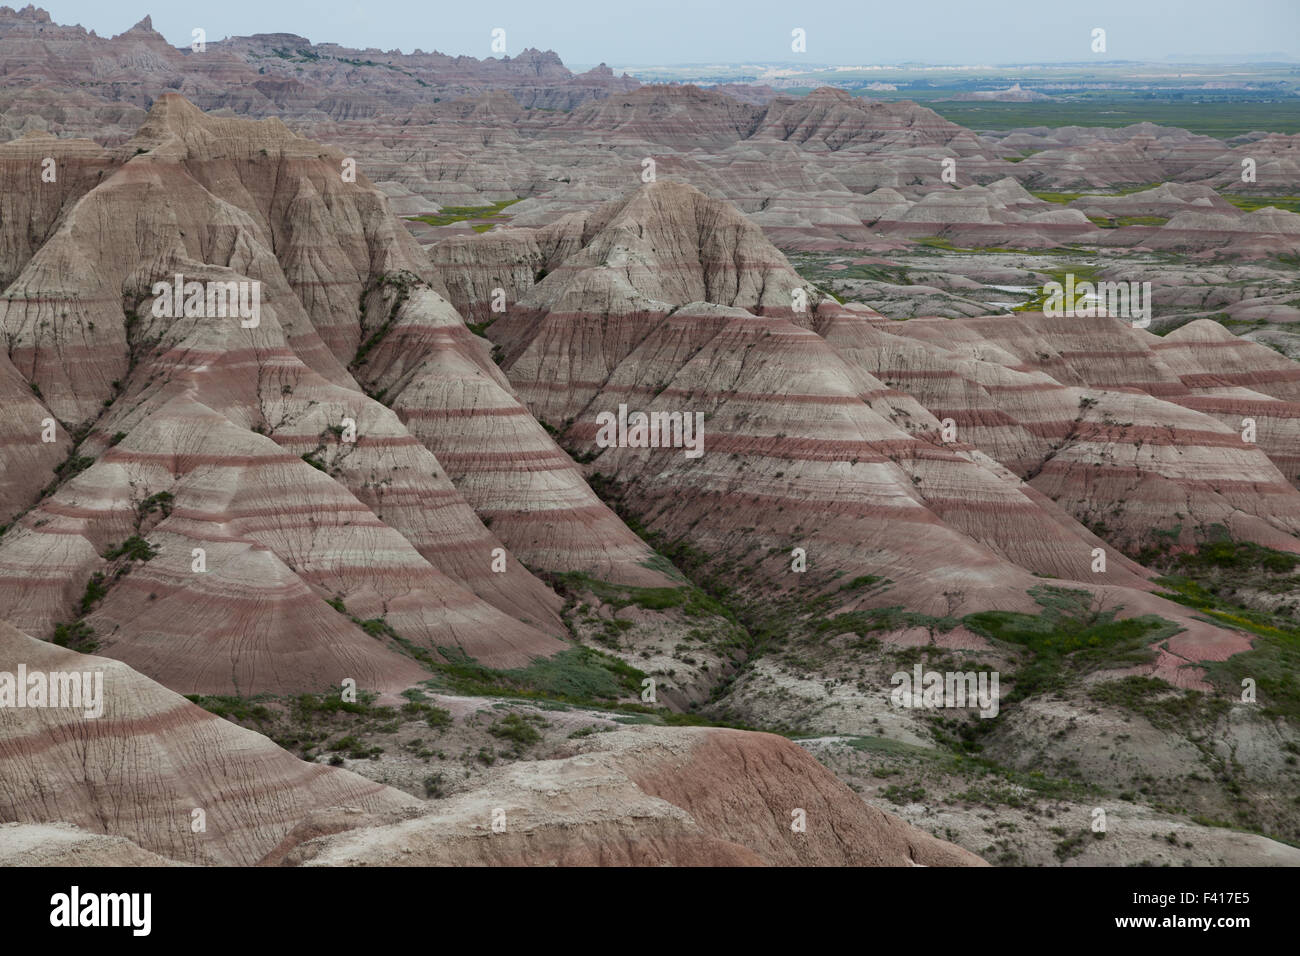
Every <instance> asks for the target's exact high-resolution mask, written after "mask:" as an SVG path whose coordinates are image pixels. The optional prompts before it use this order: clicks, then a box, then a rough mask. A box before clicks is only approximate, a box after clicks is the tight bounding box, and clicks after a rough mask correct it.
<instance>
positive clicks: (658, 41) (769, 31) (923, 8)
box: [9, 0, 1300, 66]
mask: <svg viewBox="0 0 1300 956" xmlns="http://www.w3.org/2000/svg"><path fill="white" fill-rule="evenodd" d="M9 2H11V3H12V2H13V0H9ZM14 5H15V6H17V5H18V4H16V3H15V4H14ZM38 5H40V6H44V7H45V8H46V9H48V10H49V11H50V15H51V16H52V17H53V18H54V20H55V21H56V22H59V23H80V24H81V25H82V26H84V27H86V28H87V29H93V30H95V31H96V32H97V33H99V34H100V35H101V36H111V35H112V34H115V33H121V32H122V31H123V30H126V29H128V28H130V27H131V26H132V25H133V24H134V23H136V22H137V21H138V20H139V19H140V18H142V17H143V16H144V15H145V14H152V16H153V24H154V28H155V29H157V30H158V31H159V32H161V33H162V34H163V35H164V36H166V37H167V39H168V40H170V41H171V42H173V43H175V44H176V45H178V46H180V45H182V44H184V45H188V44H189V42H190V31H191V30H192V29H193V28H194V27H203V28H204V29H205V30H206V31H207V35H208V38H209V39H210V40H216V39H220V38H222V37H223V36H228V35H245V34H250V33H297V34H300V35H302V36H305V37H307V38H308V39H310V40H312V41H313V42H317V43H320V42H330V41H332V42H336V43H341V44H343V45H345V46H353V47H371V46H373V47H378V48H380V49H383V50H391V49H395V48H396V49H400V50H402V51H404V52H408V53H409V52H410V51H411V50H413V49H415V48H416V47H419V48H421V49H423V50H426V51H428V50H438V51H441V52H443V53H453V54H459V53H464V54H469V55H471V56H477V57H484V56H491V55H492V51H491V47H490V44H491V31H492V29H493V28H495V27H501V28H503V29H505V30H506V42H507V48H506V52H507V53H509V54H511V55H513V54H515V53H517V52H519V51H520V50H522V49H524V48H525V47H529V46H535V47H538V48H539V49H543V50H545V49H552V50H555V51H556V52H557V53H558V54H559V55H560V57H561V58H562V59H563V60H564V61H565V62H566V63H573V64H593V63H597V62H600V61H602V60H603V61H606V62H608V63H610V64H611V65H613V66H618V65H638V66H648V65H657V64H664V65H668V64H678V63H745V62H772V61H787V60H802V61H806V62H808V63H810V64H813V63H817V64H845V65H848V64H865V63H898V62H901V61H909V60H911V61H924V62H929V63H954V64H958V63H1024V62H1052V61H1061V60H1087V59H1090V58H1093V57H1094V56H1098V55H1097V54H1094V53H1093V52H1092V50H1091V42H1092V38H1091V33H1092V30H1093V28H1094V27H1102V28H1104V29H1105V30H1106V40H1107V44H1106V45H1107V52H1106V54H1105V56H1106V57H1107V58H1115V59H1130V60H1137V59H1161V58H1164V57H1165V56H1167V55H1169V54H1193V55H1194V54H1215V55H1223V54H1255V53H1275V52H1280V53H1286V54H1289V55H1291V56H1294V57H1300V0H1239V2H1236V3H1225V2H1224V0H1087V2H1063V0H907V2H899V0H781V2H778V0H530V2H521V0H507V2H493V0H470V2H457V3H448V2H445V0H364V2H361V0H353V2H349V3H340V2H334V0H310V2H308V0H222V2H220V3H190V4H183V3H176V2H175V0H167V2H165V3H160V2H156V0H46V2H44V3H38ZM795 27H801V28H803V29H804V30H805V31H806V32H807V47H808V49H807V53H805V54H802V55H798V54H794V53H792V52H791V49H790V34H791V30H793V29H794V28H795Z"/></svg>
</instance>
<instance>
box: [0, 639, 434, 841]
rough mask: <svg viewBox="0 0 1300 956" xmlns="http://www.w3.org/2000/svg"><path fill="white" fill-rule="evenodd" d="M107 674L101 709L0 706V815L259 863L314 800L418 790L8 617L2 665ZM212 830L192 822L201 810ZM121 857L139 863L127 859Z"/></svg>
mask: <svg viewBox="0 0 1300 956" xmlns="http://www.w3.org/2000/svg"><path fill="white" fill-rule="evenodd" d="M20 664H21V665H25V666H26V668H27V669H28V672H29V673H31V672H33V671H41V672H44V673H50V672H54V671H75V672H83V671H91V672H98V673H102V674H103V688H104V689H103V701H104V712H103V715H102V716H100V717H98V718H93V719H88V718H86V717H85V716H84V712H83V711H81V710H75V709H63V708H57V709H56V708H52V707H44V708H42V707H24V708H13V707H5V708H0V821H3V822H13V823H29V824H37V823H58V822H64V823H71V824H75V825H76V826H79V827H81V828H82V829H84V830H88V831H90V832H92V833H102V834H107V835H111V836H115V837H125V838H126V839H128V840H130V841H132V842H133V843H135V844H137V845H138V846H139V847H141V848H143V849H144V850H147V851H150V852H152V853H156V854H158V855H160V856H163V857H167V858H169V859H173V860H180V861H183V862H191V863H206V864H241V865H249V864H252V863H255V862H257V861H258V860H259V859H261V857H262V856H264V855H265V854H266V853H267V852H268V851H269V850H270V849H271V848H272V847H274V846H275V845H276V844H277V843H278V842H279V841H280V840H281V839H283V837H284V835H285V834H286V833H288V832H289V830H290V829H291V828H292V827H293V826H294V825H296V824H297V822H298V820H299V819H300V818H301V817H302V816H303V815H305V814H307V813H308V812H310V811H311V810H313V809H317V808H324V807H331V806H338V805H353V806H357V807H362V808H366V809H370V810H375V811H379V810H390V809H397V808H400V807H405V806H412V805H415V804H416V803H417V802H418V801H416V800H415V799H414V798H412V797H410V796H407V795H406V794H403V793H400V792H399V791H396V790H393V789H391V788H389V787H384V786H381V785H379V784H376V783H374V782H372V781H369V780H365V779H363V778H361V777H358V776H355V775H354V774H351V773H348V772H347V771H343V770H336V769H333V768H330V767H324V766H316V765H311V764H306V763H303V762H302V761H300V760H298V759H296V758H294V757H293V756H291V755H290V754H288V753H286V752H284V751H283V750H281V749H280V748H278V747H276V746H275V745H274V744H272V743H271V742H270V741H269V740H267V739H266V738H265V737H262V736H261V735H259V734H255V733H253V732H252V731H248V730H243V729H242V728H239V727H236V726H234V725H233V724H231V723H228V722H227V721H225V720H222V719H221V718H219V717H215V716H213V715H212V714H210V713H208V712H207V711H205V710H203V709H202V708H200V707H197V706H195V705H194V704H191V703H189V702H188V701H186V700H184V699H183V698H181V697H180V696H179V695H177V694H175V693H173V692H172V691H169V690H167V689H166V688H164V687H162V686H161V685H159V684H156V683H154V682H153V681H151V680H149V679H148V678H146V677H142V676H141V675H139V674H137V673H135V672H134V671H133V670H131V668H129V667H127V666H126V665H124V664H121V663H118V662H117V661H112V660H108V659H106V658H102V657H91V656H86V655H81V654H77V653H75V652H73V651H69V650H65V649H63V648H59V647H55V646H53V645H52V644H47V643H45V642H43V641H37V640H34V639H32V638H30V637H28V636H27V635H25V634H22V633H20V632H18V631H17V630H15V629H14V628H12V627H10V626H9V625H8V624H4V623H2V622H0V670H4V671H7V672H9V673H15V672H16V671H17V669H18V667H19V665H20ZM195 809H200V810H202V811H203V812H204V814H205V817H206V829H205V830H203V831H202V832H196V831H195V830H194V829H193V828H192V827H191V822H192V820H193V819H194V816H193V811H194V810H195ZM121 862H133V863H138V862H142V861H140V860H124V861H121Z"/></svg>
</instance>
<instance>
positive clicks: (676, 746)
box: [268, 728, 984, 866]
mask: <svg viewBox="0 0 1300 956" xmlns="http://www.w3.org/2000/svg"><path fill="white" fill-rule="evenodd" d="M577 749H578V750H579V751H580V752H579V753H578V754H577V755H575V756H568V757H558V758H556V759H551V760H542V761H537V762H535V763H530V764H519V765H515V766H513V767H511V768H509V769H508V770H505V771H503V772H502V773H500V774H497V775H496V776H495V777H494V778H493V779H492V781H491V783H490V784H489V786H488V787H487V790H486V792H477V791H475V792H473V793H471V794H468V795H466V796H465V797H462V798H459V799H455V800H452V801H450V802H448V803H446V804H444V805H443V806H442V807H440V810H439V812H438V813H436V814H427V815H422V816H417V817H413V818H409V817H408V818H406V819H400V820H397V821H396V822H386V821H384V819H383V817H382V816H381V815H378V814H372V815H371V816H370V817H368V818H362V819H361V820H357V821H355V822H354V821H349V820H346V819H344V820H339V819H338V818H337V817H334V818H333V819H331V818H330V817H329V815H317V818H313V819H309V820H308V821H307V822H306V823H305V824H304V825H303V826H302V827H301V828H300V830H299V831H298V832H296V833H294V834H290V836H289V837H288V838H287V840H286V841H285V843H284V844H282V845H281V846H280V847H279V848H277V851H276V854H274V855H273V857H272V858H271V859H272V860H277V861H278V862H280V863H282V864H289V865H310V866H480V865H485V864H490V865H505V866H521V865H522V866H763V865H768V866H980V865H984V861H982V860H980V859H979V858H978V857H976V856H974V855H973V854H971V853H967V852H966V851H964V850H960V849H958V848H956V847H954V846H952V844H949V843H945V842H943V841H942V840H937V839H935V838H934V837H931V836H929V835H928V834H926V833H924V832H922V831H920V830H918V829H916V828H914V827H911V826H909V825H908V824H906V823H904V822H903V821H902V820H900V819H898V817H896V816H893V815H892V814H889V813H883V812H881V811H880V810H877V809H875V808H873V807H869V806H867V805H865V804H864V803H863V802H862V801H861V799H860V798H858V797H857V795H856V794H854V793H853V792H852V791H851V790H849V789H848V787H846V786H844V784H842V783H840V782H839V781H838V780H836V779H835V778H834V777H833V776H832V775H831V774H830V773H829V772H827V771H826V770H825V768H823V767H822V766H821V765H820V764H818V763H817V761H815V760H814V759H813V758H812V757H811V756H809V755H808V753H807V752H806V751H804V750H802V749H801V748H799V747H796V746H795V745H794V744H792V743H790V742H789V741H787V740H785V739H784V738H781V737H776V736H772V735H768V734H752V733H745V732H741V731H731V730H713V729H704V728H696V729H692V730H668V729H664V728H659V729H656V730H651V729H649V728H642V729H640V730H638V731H622V732H619V733H615V734H601V735H599V736H598V737H596V738H594V743H593V744H592V745H586V746H580V747H578V748H577ZM787 804H788V805H789V809H786V807H787ZM495 811H504V813H505V830H504V832H494V831H493V829H492V820H493V813H494V812H495ZM797 811H802V812H803V816H802V817H801V818H800V819H802V820H806V823H807V829H806V831H803V832H796V830H795V829H793V828H792V826H791V824H792V823H793V822H794V821H795V819H796V815H797ZM394 816H395V815H394ZM632 821H635V823H633V822H632ZM358 823H361V824H367V825H363V826H358V827H357V828H356V829H350V828H349V829H346V830H344V831H343V832H341V833H335V834H332V835H322V836H313V834H314V833H316V832H321V831H324V832H325V833H330V831H333V830H337V829H338V828H339V827H340V826H341V825H343V824H349V825H350V826H357V824H358ZM299 839H301V841H302V842H296V841H298V840H299ZM268 862H270V861H268Z"/></svg>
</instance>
